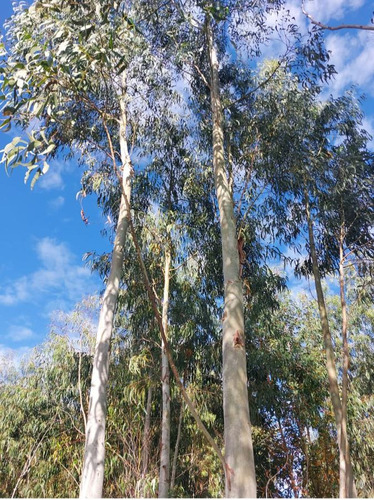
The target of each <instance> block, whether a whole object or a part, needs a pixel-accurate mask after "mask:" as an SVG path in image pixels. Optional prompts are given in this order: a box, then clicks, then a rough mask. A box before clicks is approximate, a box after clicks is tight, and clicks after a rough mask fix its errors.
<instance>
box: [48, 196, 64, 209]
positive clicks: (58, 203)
mask: <svg viewBox="0 0 374 500" xmlns="http://www.w3.org/2000/svg"><path fill="white" fill-rule="evenodd" d="M64 203H65V198H64V197H63V196H57V197H56V198H53V200H50V201H49V203H48V204H49V206H50V207H51V208H53V209H54V210H58V209H59V208H61V207H62V206H63V204H64Z"/></svg>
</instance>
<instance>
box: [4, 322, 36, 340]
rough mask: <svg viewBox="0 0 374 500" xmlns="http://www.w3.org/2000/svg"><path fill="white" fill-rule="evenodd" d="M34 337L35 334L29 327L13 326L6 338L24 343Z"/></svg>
mask: <svg viewBox="0 0 374 500" xmlns="http://www.w3.org/2000/svg"><path fill="white" fill-rule="evenodd" d="M34 335H35V334H34V332H33V331H32V330H31V328H28V327H27V326H24V325H12V326H11V327H10V328H9V330H8V333H7V335H6V338H7V339H9V340H11V341H12V342H22V341H23V340H28V339H30V338H32V337H34Z"/></svg>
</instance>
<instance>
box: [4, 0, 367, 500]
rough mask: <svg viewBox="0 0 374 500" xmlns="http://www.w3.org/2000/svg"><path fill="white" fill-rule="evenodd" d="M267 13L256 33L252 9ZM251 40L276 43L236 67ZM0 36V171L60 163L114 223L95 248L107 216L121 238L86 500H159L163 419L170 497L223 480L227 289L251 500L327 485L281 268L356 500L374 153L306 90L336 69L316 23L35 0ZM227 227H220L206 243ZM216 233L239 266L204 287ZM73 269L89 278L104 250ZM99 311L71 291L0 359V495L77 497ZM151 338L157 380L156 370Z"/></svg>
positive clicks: (350, 115)
mask: <svg viewBox="0 0 374 500" xmlns="http://www.w3.org/2000/svg"><path fill="white" fill-rule="evenodd" d="M275 13H276V14H277V16H279V17H278V19H279V21H278V23H277V24H276V25H275V26H274V23H273V24H272V23H268V22H267V21H268V17H271V15H274V14H275ZM271 38H276V39H277V41H278V43H279V44H280V45H281V46H282V47H285V49H284V52H282V54H279V59H278V60H265V61H263V60H262V61H259V63H258V64H255V62H256V58H258V57H260V56H261V50H262V49H263V48H264V46H265V45H266V43H269V40H270V39H271ZM207 47H208V48H207ZM1 48H2V51H3V52H2V61H1V66H0V70H1V92H2V94H1V98H2V107H1V109H2V114H3V122H2V128H3V130H5V131H9V130H11V129H12V127H13V129H14V128H15V129H16V130H17V134H19V135H18V136H17V137H14V138H13V139H12V140H11V141H10V143H9V144H8V145H7V146H6V147H5V149H4V150H3V162H4V163H5V166H6V168H7V169H9V168H16V167H22V168H25V169H26V174H25V181H26V182H27V180H28V179H29V177H30V175H31V176H32V180H31V187H33V186H34V184H35V182H36V181H37V180H38V178H39V177H40V176H41V175H48V173H47V171H48V168H49V161H50V160H51V159H53V158H54V157H56V156H57V155H62V156H64V155H65V156H66V155H68V157H69V158H71V157H73V156H75V158H76V159H77V161H78V162H79V163H80V164H81V165H82V166H83V167H84V173H83V175H82V190H81V192H80V195H81V196H83V197H84V196H87V195H95V196H96V197H97V203H98V207H99V209H100V210H102V212H103V213H104V214H105V215H106V216H107V217H108V220H110V221H112V223H113V224H112V225H111V226H110V229H108V230H107V236H108V237H109V238H111V239H113V237H117V235H118V229H117V233H116V229H115V227H117V228H118V227H119V226H120V225H121V223H123V224H124V226H126V228H127V226H128V227H129V228H130V231H129V232H131V237H132V238H131V239H129V238H127V239H126V237H125V236H126V234H125V236H124V237H123V240H121V241H120V242H117V243H118V246H119V247H120V253H119V254H117V264H118V262H119V265H118V266H117V271H118V276H119V277H118V279H117V282H118V283H117V286H118V290H117V292H116V293H117V294H116V296H115V301H114V303H113V304H112V306H113V307H112V311H114V309H115V313H116V314H115V318H114V321H113V322H112V324H111V327H112V326H113V327H114V328H113V333H112V332H111V333H110V334H109V336H108V340H107V344H106V345H107V351H108V350H109V344H110V371H109V377H108V385H107V387H106V386H104V387H103V388H101V389H102V392H103V393H105V394H106V393H107V394H108V399H107V402H106V401H105V402H104V403H103V405H102V406H103V408H104V410H105V412H106V418H107V423H106V434H105V453H106V457H105V478H104V479H105V480H104V490H103V496H105V497H136V496H146V497H152V496H156V495H157V488H158V483H159V478H160V476H161V473H160V460H161V453H162V450H163V449H164V448H165V446H169V443H167V444H165V442H164V441H163V439H162V438H161V436H162V435H163V431H164V430H165V426H167V427H168V428H169V431H168V432H169V435H170V452H171V453H170V457H171V458H170V460H168V461H169V462H170V469H171V474H170V476H171V477H168V478H167V489H169V493H170V494H171V495H173V496H176V497H184V496H187V497H219V496H222V495H223V492H224V490H225V487H226V494H227V493H228V492H230V482H231V480H233V478H234V477H235V471H232V470H230V466H229V464H228V463H226V462H225V459H224V458H223V457H222V455H221V453H219V450H220V449H222V448H223V446H224V443H225V442H226V443H227V441H225V439H226V432H227V427H228V426H227V425H226V424H227V422H226V420H225V418H226V416H225V411H224V409H223V406H224V400H225V398H226V399H227V394H228V393H227V392H225V388H224V393H223V396H222V385H224V383H225V376H224V373H225V369H226V374H227V373H228V372H230V366H229V365H227V366H226V367H224V366H223V364H222V362H221V354H222V351H221V337H222V324H225V320H226V317H227V315H228V312H227V311H229V312H230V308H229V307H227V303H226V302H225V301H226V298H227V297H226V292H227V288H228V287H229V286H231V285H232V284H233V283H234V281H235V282H236V284H238V283H239V287H240V290H241V289H242V290H243V296H242V297H241V299H240V300H241V304H240V307H241V309H240V308H239V309H240V311H241V314H242V313H243V309H244V312H245V331H246V335H244V332H240V331H239V330H237V331H236V332H235V334H234V336H233V339H232V340H233V346H232V348H233V351H234V352H238V351H239V349H242V351H240V352H243V357H244V360H245V361H246V362H247V368H244V373H243V379H244V378H245V375H246V376H247V380H248V383H247V382H246V381H244V383H243V380H241V382H242V385H243V386H244V392H245V393H247V394H246V396H245V398H244V399H245V401H244V403H243V405H244V406H245V405H246V404H247V402H246V401H247V396H248V397H249V409H250V420H251V422H252V427H253V429H252V433H253V443H254V455H255V468H256V480H257V491H258V494H259V496H263V497H290V496H292V497H302V496H312V497H330V496H337V495H338V494H339V466H340V465H339V450H338V448H340V442H339V438H338V443H337V435H338V436H339V433H340V429H339V425H336V421H335V420H336V419H335V420H334V411H335V407H334V405H332V404H331V399H332V398H331V386H330V385H329V379H328V377H327V373H326V366H325V351H326V335H325V332H324V331H323V324H322V323H323V322H322V323H321V317H320V315H321V308H318V307H317V305H316V303H315V301H314V300H313V299H312V298H311V297H309V296H306V295H303V296H298V297H295V296H293V295H292V294H290V293H287V292H286V290H285V288H286V284H287V278H290V277H292V275H293V274H294V273H296V275H297V276H298V277H303V279H307V280H309V279H310V277H311V276H312V275H313V276H314V279H315V281H316V282H317V280H318V279H319V277H321V276H322V277H324V278H326V280H325V283H324V286H325V289H324V291H323V294H324V296H325V297H326V305H327V312H326V315H327V318H328V321H327V320H326V321H327V323H328V325H329V328H330V331H329V338H328V340H329V341H330V344H331V347H332V354H333V357H334V369H336V373H337V382H338V386H337V387H338V392H339V393H341V394H342V396H341V399H342V401H343V403H342V404H343V406H344V405H345V403H346V406H347V408H346V413H347V419H346V422H347V426H348V441H349V443H350V453H351V458H352V463H353V470H354V476H355V483H356V484H355V487H356V488H357V492H358V494H359V495H361V496H367V495H369V496H370V494H373V491H374V483H373V479H372V474H371V463H372V460H373V458H374V441H373V439H372V431H373V416H374V415H373V402H374V400H373V383H374V379H373V376H374V372H373V359H374V358H373V354H374V352H373V350H374V332H373V322H374V313H373V309H372V305H371V304H370V297H372V295H373V283H372V272H373V256H374V245H373V222H374V221H373V214H374V211H373V204H372V200H373V182H372V180H373V177H372V168H373V153H372V152H371V151H370V149H369V146H368V144H369V139H370V137H369V134H368V133H367V132H366V131H365V130H363V127H362V119H363V116H362V112H361V110H360V103H359V100H357V99H356V98H355V95H354V92H353V91H352V92H349V93H347V94H346V95H344V96H341V97H339V98H335V99H334V98H329V99H323V97H322V89H321V87H320V84H321V81H326V80H327V79H328V78H329V77H330V76H331V75H332V74H333V72H334V69H333V68H332V67H331V66H330V65H329V63H328V54H327V53H326V51H325V49H324V47H323V39H322V36H321V33H320V31H319V30H318V29H316V28H313V29H312V30H311V31H310V33H308V35H307V37H306V38H304V37H302V36H301V34H300V33H299V31H298V28H297V26H295V25H294V23H293V21H292V19H290V17H289V13H287V11H286V10H284V9H283V7H282V2H281V1H274V2H268V3H266V5H265V3H264V4H262V3H261V2H257V3H256V2H252V1H249V0H248V1H246V0H241V1H240V2H236V1H235V2H231V1H229V2H214V3H212V2H209V1H205V0H204V1H200V0H198V1H196V2H194V1H192V0H191V1H190V2H184V3H183V2H164V3H161V4H160V5H159V4H157V2H153V1H147V2H142V1H139V2H124V1H123V2H120V1H115V0H97V1H95V2H84V1H80V0H78V1H76V2H72V1H70V0H67V1H64V2H60V1H57V0H50V1H48V2H47V1H44V0H37V1H35V2H32V5H31V6H30V7H29V6H28V5H27V4H24V3H21V4H20V5H18V6H16V7H15V14H14V16H13V17H12V19H11V20H10V21H9V22H8V23H7V25H6V36H5V39H4V43H3V44H2V46H1ZM208 49H209V50H208ZM214 58H215V60H216V59H217V61H218V60H219V64H218V62H217V61H216V65H214V64H213V62H214V61H213V59H214ZM215 71H216V73H215ZM217 96H218V97H217ZM214 99H215V100H216V104H215V105H216V108H217V109H218V111H219V112H217V111H216V112H215V109H216V108H215V107H214V106H215V105H214ZM217 102H218V104H217ZM212 103H213V104H212ZM217 124H218V125H217ZM13 129H12V130H13ZM217 136H220V140H219V141H217ZM212 137H213V139H212ZM213 146H214V147H213ZM218 150H219V151H218ZM217 151H218V153H217ZM217 157H219V158H218V160H217ZM217 165H218V166H220V168H221V172H222V171H223V174H222V173H221V174H220V175H221V177H220V176H219V175H218V176H217V172H218V166H217ZM125 166H127V167H128V172H129V175H128V177H127V181H126V182H127V183H128V184H127V185H128V186H130V185H131V190H132V191H131V197H130V196H129V197H128V198H127V194H126V192H125V182H124V181H122V180H121V175H120V174H121V172H122V171H125ZM222 177H223V178H224V182H223V180H222ZM220 179H221V180H220ZM222 186H224V187H225V189H226V194H228V196H226V198H225V200H224V202H223V203H222V198H220V193H221V192H222V190H223V188H222ZM128 192H130V191H128ZM130 198H131V199H130ZM124 205H126V207H125V208H126V214H127V215H126V216H124V215H123V213H124V210H123V206H124ZM228 205H229V206H230V210H231V212H227V213H230V214H231V215H230V217H228V218H226V219H225V216H226V215H225V214H226V212H225V209H226V208H227V206H228ZM121 207H122V208H121ZM222 207H223V208H222ZM130 208H131V210H130ZM121 217H123V220H122V222H121ZM83 218H84V219H85V217H84V214H83ZM85 222H87V221H86V220H85ZM117 224H118V226H117ZM229 224H231V225H232V227H233V228H234V236H235V237H234V239H232V238H231V241H226V240H229V239H230V238H228V237H226V236H225V234H226V233H225V232H224V231H225V229H226V226H228V225H229ZM125 233H126V231H125ZM314 236H316V243H315V242H314ZM114 241H115V243H114V247H115V246H116V244H117V243H116V240H114ZM226 245H231V250H232V249H234V257H235V259H236V261H237V263H238V267H239V271H238V273H236V275H235V279H234V280H228V281H226V282H225V281H224V280H225V269H226V270H227V267H226V268H225V265H227V261H230V255H231V256H232V255H233V254H232V253H231V254H230V253H229V252H228V251H226ZM88 250H89V249H88ZM91 250H92V249H91ZM225 252H226V253H225ZM118 255H119V258H118ZM228 256H229V257H228ZM86 258H87V260H88V261H89V263H90V264H91V266H92V269H93V270H95V271H98V272H99V274H100V276H101V277H102V279H103V283H104V284H105V285H106V286H107V290H108V287H110V286H111V282H110V280H111V276H112V270H113V268H114V265H115V262H114V261H115V253H114V251H113V254H111V255H109V254H106V255H97V254H96V253H95V251H94V249H93V250H92V251H89V252H88V253H87V255H86ZM169 258H170V264H171V266H170V270H168V268H167V265H166V262H167V261H168V259H169ZM232 260H233V259H232ZM280 263H281V264H283V265H284V269H285V270H287V273H288V275H287V273H286V272H285V271H281V270H280V268H279V264H280ZM343 269H344V272H343ZM169 279H170V286H169V285H168V286H166V283H167V282H168V280H169ZM338 279H339V280H340V281H338ZM331 282H333V283H334V284H333V285H331ZM338 283H339V284H340V297H339V296H338V294H334V292H335V291H336V290H337V288H336V286H337V284H338ZM321 293H322V292H321ZM105 294H106V292H105ZM105 294H104V300H103V301H102V302H104V301H105V297H106V295H105ZM240 294H242V292H240ZM162 297H164V299H163V301H162V300H161V298H162ZM343 299H344V300H343ZM230 300H233V299H232V298H231V299H230ZM162 302H163V304H162ZM165 303H166V304H167V307H163V305H165ZM319 306H320V301H319ZM101 307H102V308H101V311H103V306H101ZM98 309H99V306H98V304H97V303H96V302H95V301H94V300H93V299H92V300H91V301H88V302H85V303H83V304H81V305H79V306H77V309H76V311H75V312H74V313H72V314H71V315H65V316H64V315H62V316H60V317H58V318H56V319H55V321H54V323H53V325H52V327H51V333H50V336H49V338H48V339H47V340H46V341H45V343H43V344H42V345H41V346H38V348H36V349H35V350H34V351H33V352H32V354H31V355H30V356H29V357H28V358H27V359H26V360H24V361H23V362H22V363H21V364H19V365H17V364H15V365H14V366H12V365H11V364H8V365H6V366H5V367H4V368H2V372H1V379H0V414H1V417H0V447H1V449H0V452H1V456H2V461H1V465H0V482H1V486H0V488H1V489H0V493H1V495H2V496H22V497H23V496H28V497H32V496H39V497H74V496H78V494H79V485H80V481H81V471H82V462H83V448H84V444H85V442H86V444H87V440H86V439H85V436H86V434H88V432H86V430H87V418H88V417H87V415H88V413H89V411H90V410H89V406H90V404H89V398H90V385H91V373H94V372H95V367H96V364H95V359H96V356H99V354H100V348H101V344H100V339H99V335H98V337H97V338H98V339H99V340H97V342H96V347H95V346H94V345H95V341H94V330H95V325H96V323H97V315H98ZM239 309H238V310H239ZM161 310H162V314H163V317H162V321H163V325H161V327H160V318H161ZM234 316H235V314H234ZM325 319H326V318H325ZM321 324H322V328H321ZM224 328H225V326H223V329H224ZM160 330H161V336H162V341H160ZM166 330H167V332H166ZM321 330H322V331H321ZM322 332H323V333H322ZM347 332H348V334H347ZM166 333H167V338H166ZM166 340H167V342H165V341H166ZM324 342H325V345H324ZM166 344H168V346H167V347H165V345H166ZM236 348H237V349H236ZM235 349H236V351H235ZM166 351H167V354H168V359H169V362H170V364H173V365H174V367H173V368H175V371H174V374H175V373H176V372H178V373H177V379H178V381H176V379H175V377H174V378H172V377H170V383H169V375H168V374H167V375H163V376H161V370H162V368H161V367H162V365H163V363H164V360H165V353H166ZM98 353H99V354H98ZM348 359H349V360H350V365H349V368H347V362H348ZM243 366H244V365H243ZM234 368H235V366H233V365H231V370H233V369H234ZM162 373H164V372H162ZM99 376H100V373H99ZM165 383H166V385H167V386H168V387H167V389H168V391H170V397H169V396H167V399H168V403H170V408H169V409H168V407H167V406H165V401H164V400H163V397H162V395H161V385H162V386H163V389H164V386H165ZM178 383H179V385H180V386H181V387H178ZM247 387H248V391H247ZM231 389H233V388H231ZM183 390H185V392H186V394H185V396H184V397H182V396H181V391H182V392H183ZM233 392H235V388H234V391H233ZM346 393H348V395H347V394H346ZM343 394H345V395H347V399H346V400H345V399H344V398H345V396H344V397H343ZM91 395H92V391H91ZM337 397H338V399H339V398H340V395H339V394H338V395H337ZM191 401H192V402H193V403H191ZM188 405H190V406H189V409H188V408H187V406H188ZM191 405H193V406H194V408H195V410H196V412H197V414H198V415H199V417H200V419H201V422H199V419H198V418H196V417H195V418H193V416H192V415H193V411H192V412H190V410H191ZM243 405H241V406H243ZM165 408H166V409H165ZM165 415H166V417H165ZM247 415H248V404H247ZM247 420H248V418H247ZM204 433H205V437H204ZM207 433H209V435H210V436H213V439H214V441H213V440H211V441H209V442H208V441H207V440H206V439H205V438H206V436H207ZM209 435H208V438H209ZM338 444H339V446H338ZM222 461H223V465H224V467H223V468H224V472H223V470H222ZM161 472H162V471H161ZM230 478H231V479H230ZM340 480H341V478H340ZM225 485H226V486H225Z"/></svg>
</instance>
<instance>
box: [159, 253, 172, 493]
mask: <svg viewBox="0 0 374 500" xmlns="http://www.w3.org/2000/svg"><path fill="white" fill-rule="evenodd" d="M170 261H171V255H170V250H169V249H167V250H166V251H165V268H164V299H163V304H162V325H163V329H164V332H165V336H166V337H167V331H168V309H169V282H170ZM161 363H162V369H161V382H162V424H161V425H162V429H161V454H160V476H159V484H158V497H159V498H167V497H168V496H169V488H170V370H169V361H168V356H167V353H166V348H165V343H164V341H163V340H162V346H161Z"/></svg>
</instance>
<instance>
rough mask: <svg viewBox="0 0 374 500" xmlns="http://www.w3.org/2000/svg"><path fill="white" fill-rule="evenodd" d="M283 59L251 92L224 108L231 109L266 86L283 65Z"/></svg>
mask: <svg viewBox="0 0 374 500" xmlns="http://www.w3.org/2000/svg"><path fill="white" fill-rule="evenodd" d="M282 62H283V61H282V59H281V60H280V61H278V62H277V66H276V67H275V69H274V70H273V71H272V72H271V74H270V75H269V76H268V77H267V78H266V80H264V81H262V82H260V83H259V84H258V85H257V87H255V88H254V89H252V90H250V91H249V92H247V93H246V94H244V95H243V96H242V97H239V99H236V101H233V102H232V103H231V104H229V105H228V106H223V108H224V109H230V108H231V107H232V106H235V104H238V103H239V102H242V101H245V99H247V98H248V97H250V96H251V95H252V94H254V93H255V92H257V90H259V89H260V88H262V87H264V86H265V85H266V84H267V83H269V82H270V80H271V79H272V78H273V76H274V75H275V73H276V72H277V71H278V69H279V68H280V67H281V66H282Z"/></svg>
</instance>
